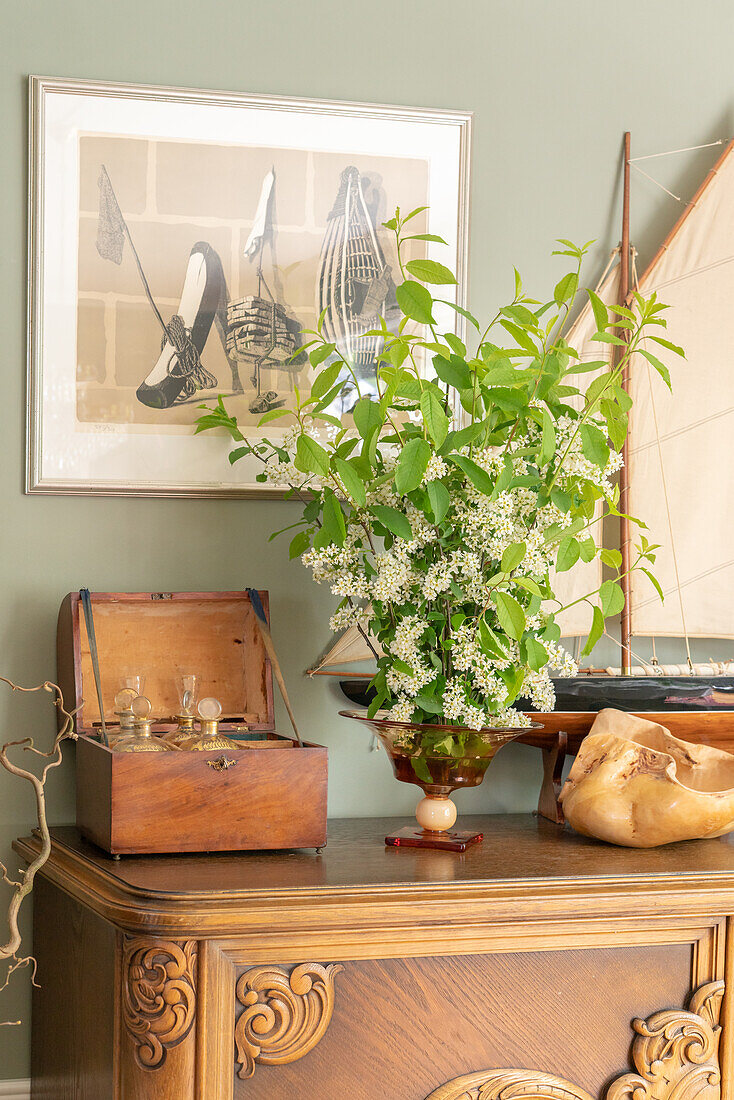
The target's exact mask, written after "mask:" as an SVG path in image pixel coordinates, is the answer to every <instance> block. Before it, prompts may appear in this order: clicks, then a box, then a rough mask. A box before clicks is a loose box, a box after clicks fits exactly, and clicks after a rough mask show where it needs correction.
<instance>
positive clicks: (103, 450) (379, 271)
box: [29, 82, 466, 495]
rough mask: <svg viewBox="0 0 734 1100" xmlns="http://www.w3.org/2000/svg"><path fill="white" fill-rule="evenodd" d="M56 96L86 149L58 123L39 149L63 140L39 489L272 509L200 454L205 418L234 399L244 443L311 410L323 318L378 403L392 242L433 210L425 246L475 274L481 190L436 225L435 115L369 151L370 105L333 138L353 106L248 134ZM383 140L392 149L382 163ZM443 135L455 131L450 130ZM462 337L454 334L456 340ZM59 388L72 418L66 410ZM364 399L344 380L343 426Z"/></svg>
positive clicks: (225, 107)
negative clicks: (475, 220) (440, 248)
mask: <svg viewBox="0 0 734 1100" xmlns="http://www.w3.org/2000/svg"><path fill="white" fill-rule="evenodd" d="M40 83H41V84H43V83H44V82H40ZM56 84H58V85H60V86H61V89H60V91H59V93H58V94H59V98H67V99H68V100H70V101H71V103H72V105H73V106H74V107H77V108H78V109H77V112H76V113H77V115H78V116H79V117H78V125H77V126H75V127H73V128H71V129H70V130H69V127H68V116H69V111H68V110H66V111H63V110H61V109H60V111H59V115H60V119H61V122H60V126H62V127H66V128H67V132H66V133H63V134H62V133H61V131H60V130H59V132H58V133H55V132H54V131H52V130H51V128H50V124H49V121H46V123H45V126H46V130H47V131H48V133H46V134H44V133H41V134H40V135H37V141H38V140H39V138H44V137H45V138H46V140H45V142H44V145H45V154H46V158H45V159H46V162H47V163H43V157H42V156H41V155H40V152H39V160H40V161H41V163H39V164H38V166H37V172H38V176H37V179H36V188H35V190H36V196H35V198H36V203H37V206H40V207H41V211H39V210H38V209H36V210H34V211H33V215H34V217H35V219H36V229H35V235H36V240H35V242H34V243H35V245H36V248H37V249H38V248H39V245H40V242H39V241H38V234H39V220H40V226H41V229H42V231H43V236H44V238H45V245H46V247H45V248H44V250H43V251H44V261H45V262H44V264H43V274H42V275H40V276H39V273H38V272H36V280H37V282H36V287H35V291H34V294H33V310H34V311H35V312H36V314H37V315H38V320H39V324H38V325H37V326H36V330H37V335H36V340H37V343H36V346H35V347H34V348H32V356H31V370H32V375H31V377H32V383H33V385H32V389H33V391H34V396H35V399H36V404H35V406H34V409H33V412H34V421H33V423H32V424H31V435H32V439H31V441H30V442H31V455H30V459H31V462H30V468H29V481H30V484H29V489H30V490H31V491H64V490H65V489H71V490H72V491H79V490H83V489H88V490H89V491H95V490H97V491H110V492H124V491H128V492H139V493H166V492H169V493H171V494H179V493H182V494H184V493H193V494H195V495H200V494H202V493H205V492H207V493H208V492H214V493H216V492H222V493H227V494H239V493H242V492H252V491H257V490H256V487H255V482H254V471H251V470H245V471H242V470H239V469H238V470H233V471H228V470H227V469H226V448H225V447H224V445H223V443H222V441H221V440H219V439H217V438H204V437H202V436H196V435H195V422H196V418H197V416H199V415H200V406H201V404H202V403H203V402H204V401H211V400H212V399H215V398H216V397H217V396H218V395H220V394H221V395H222V396H223V398H224V399H225V401H226V405H227V408H228V410H229V411H230V412H231V413H232V414H234V415H235V416H236V417H237V419H238V424H239V426H240V428H241V430H242V432H243V434H245V435H246V436H247V435H248V434H255V433H256V431H257V425H258V422H259V420H260V418H261V417H262V415H263V413H266V412H269V411H270V410H273V409H287V408H291V407H293V406H294V404H295V393H296V391H298V392H299V393H300V395H301V398H302V399H303V397H304V396H307V394H308V390H309V387H310V382H311V378H312V376H313V375H314V374H315V372H314V371H313V370H312V368H311V366H310V364H309V362H308V358H307V355H306V352H305V350H303V348H302V345H303V344H304V342H306V341H307V339H308V337H307V336H304V335H303V330H304V329H309V328H313V327H315V325H316V324H317V322H318V321H319V318H320V319H321V323H322V325H323V331H324V335H325V336H326V339H327V340H328V341H330V342H332V343H334V344H335V345H336V348H337V349H338V351H339V352H340V353H341V354H342V355H343V356H344V358H345V359H346V360H347V361H348V362H349V364H350V366H351V368H352V370H353V372H354V374H355V375H356V376H357V378H358V379H359V382H360V390H361V392H362V393H363V394H364V393H365V392H371V391H372V392H374V364H375V361H376V357H377V356H379V354H380V352H381V350H382V347H383V344H384V340H383V338H382V337H381V336H375V335H366V336H365V334H366V333H370V332H371V330H373V329H375V328H376V327H379V326H380V325H381V324H382V322H383V321H384V323H385V324H386V325H387V327H388V328H389V329H394V328H395V326H396V325H397V320H398V312H397V303H396V298H395V288H396V283H399V282H400V281H401V280H402V278H403V276H402V275H401V273H400V271H399V269H398V259H397V256H396V254H395V248H394V240H393V236H392V234H391V233H390V232H389V231H388V230H387V229H385V228H384V226H383V223H384V222H385V221H387V220H388V219H389V218H390V217H391V216H392V214H393V213H394V210H395V206H396V205H397V204H400V205H401V207H402V208H403V209H404V210H406V209H411V210H412V209H416V208H423V209H421V212H420V213H419V214H418V215H417V216H416V218H415V219H414V224H415V229H414V232H415V234H418V235H420V234H425V233H428V232H434V233H435V232H439V231H440V229H439V228H437V227H438V226H439V225H440V228H443V229H444V234H443V235H446V234H448V235H447V236H446V239H447V240H448V239H449V237H452V240H451V243H450V245H449V249H448V253H449V254H448V256H442V257H441V259H442V262H448V263H449V264H452V263H453V265H454V266H456V263H457V261H460V260H461V259H462V256H461V245H462V242H463V237H462V225H461V217H460V216H459V215H460V214H462V215H463V211H462V209H461V204H460V202H459V200H460V198H461V196H462V195H464V196H465V186H464V183H462V187H460V186H459V180H458V176H457V177H456V179H455V180H454V186H453V188H452V187H451V186H449V187H448V188H446V186H445V184H442V190H444V191H447V192H448V195H449V196H450V198H451V200H452V201H451V203H450V204H449V203H446V204H445V207H446V208H445V209H444V210H443V211H439V212H438V214H437V213H436V208H435V203H436V201H437V197H438V196H439V195H440V193H441V192H440V191H439V190H438V189H437V178H436V175H437V173H436V164H435V155H434V153H432V151H431V144H430V141H428V140H427V139H426V138H423V139H422V140H420V141H414V142H413V143H412V146H413V147H412V148H411V143H410V142H407V143H406V141H405V135H406V134H409V133H410V129H411V126H412V128H416V127H419V126H420V123H419V121H418V118H417V117H416V118H414V117H413V115H414V114H416V115H419V113H417V112H415V113H411V112H408V116H407V118H405V119H404V118H403V117H402V114H401V113H399V114H398V117H397V119H396V118H391V117H390V116H389V115H388V116H386V117H385V118H384V119H380V117H379V110H378V109H375V110H377V111H378V113H377V117H376V118H369V119H367V120H364V122H365V124H367V125H366V129H365V131H364V133H362V132H360V126H359V117H358V116H357V117H356V118H355V117H354V115H355V111H356V108H355V107H354V106H353V105H351V107H350V108H349V110H348V111H347V118H349V117H350V114H351V116H352V117H351V123H352V124H351V125H350V126H346V127H342V126H340V125H336V122H337V120H338V121H339V123H341V122H343V121H344V120H343V119H340V118H339V113H340V112H339V110H338V108H339V105H326V106H321V107H319V106H318V105H314V107H313V110H314V113H315V118H314V120H312V122H311V125H310V126H309V125H308V121H309V120H308V111H307V110H306V106H305V105H304V104H303V103H302V102H300V103H299V101H287V102H288V103H290V104H297V105H298V111H299V112H300V113H299V114H298V115H296V116H295V117H294V115H293V114H291V113H290V112H288V110H287V108H285V107H281V109H279V110H278V111H274V110H273V109H272V108H271V114H272V116H273V117H272V120H271V122H272V124H271V125H270V126H268V125H267V121H268V120H267V111H268V107H267V106H261V105H260V104H262V103H263V102H265V103H266V104H267V101H258V106H257V107H254V106H249V115H250V117H249V119H248V117H246V116H247V115H248V105H249V100H248V99H247V97H242V98H243V103H242V105H241V106H239V110H238V105H234V104H232V103H231V102H229V101H227V102H226V103H225V104H222V106H221V108H220V109H219V110H218V111H216V112H214V109H213V108H210V109H209V111H208V112H207V110H206V109H203V107H202V105H201V104H199V103H198V102H196V100H194V102H193V103H190V104H187V103H186V102H181V101H177V100H178V97H179V95H180V96H181V97H182V98H183V99H184V100H185V99H186V98H187V96H186V93H176V94H175V95H173V98H172V101H171V99H170V97H167V98H166V99H165V101H164V103H162V104H160V103H156V102H155V101H156V99H161V98H162V97H160V96H158V97H157V96H156V95H155V92H156V90H150V97H151V100H153V101H154V105H155V106H156V107H163V109H162V110H151V111H149V112H146V110H145V97H143V100H142V102H141V101H140V100H136V101H135V102H134V104H132V103H131V104H130V111H129V113H128V117H126V112H125V111H124V109H123V105H124V97H123V102H122V103H121V101H120V97H119V96H118V97H115V100H114V101H113V102H111V103H110V102H109V101H108V109H107V110H105V107H106V103H105V99H104V95H103V94H98V95H93V96H92V95H91V94H90V99H91V100H93V103H92V104H91V106H90V107H87V108H86V109H84V107H82V108H81V109H79V105H80V104H84V97H83V92H84V91H86V90H87V89H86V88H85V87H84V82H80V84H81V88H80V90H79V91H75V92H74V93H72V94H70V95H67V96H64V92H65V91H66V88H65V84H66V82H56ZM75 87H76V88H79V87H80V85H75ZM96 87H97V86H95V88H96ZM103 87H106V86H103ZM89 92H90V93H91V92H92V89H89ZM41 94H43V96H44V99H45V100H46V102H45V108H46V110H45V112H44V113H45V115H46V119H47V120H48V119H49V116H50V115H51V113H52V112H51V110H50V107H51V106H52V104H53V100H52V99H50V98H49V97H50V90H49V89H48V88H40V89H39V88H37V89H36V95H37V96H38V95H41ZM191 95H192V96H195V93H191ZM277 102H278V104H279V106H280V104H281V101H277ZM345 107H346V105H345ZM112 108H113V109H112ZM187 110H188V111H189V121H190V123H191V125H190V126H187V125H186V117H185V113H186V111H187ZM394 110H396V111H397V109H394ZM207 113H208V114H209V119H208V123H209V124H207V118H206V115H207ZM289 114H290V117H289ZM106 115H107V116H109V118H108V119H107V123H108V124H107V126H101V125H100V122H101V121H102V120H105V116H106ZM85 116H86V117H85ZM228 120H229V121H230V122H233V123H236V125H230V126H227V121H228ZM248 121H249V122H251V123H252V125H251V126H248V125H247V123H248ZM465 121H466V120H465ZM294 122H296V123H300V125H297V126H295V125H294ZM329 123H331V125H329ZM380 123H382V128H383V130H384V132H385V136H386V139H387V138H388V137H389V140H385V142H384V144H385V151H384V152H381V151H380V148H379V146H380V141H379V133H380V128H381V127H380V125H379V124H380ZM388 124H389V125H388ZM439 125H441V126H442V127H443V129H444V130H446V131H447V132H448V129H449V128H448V127H447V123H446V122H445V121H444V120H443V119H442V120H441V123H440V124H439ZM386 126H387V127H388V128H387V129H385V127H386ZM396 126H397V130H396V131H395V132H394V133H391V134H388V130H389V129H390V127H392V128H393V129H394V128H395V127H396ZM406 127H407V129H406ZM454 129H455V127H454ZM398 131H399V132H398ZM419 133H420V131H419ZM350 136H351V141H350V140H349V139H350ZM428 136H429V137H430V135H428ZM49 137H51V138H54V139H55V140H49ZM465 137H466V136H465V135H462V141H460V142H459V143H458V145H456V150H457V152H460V151H461V150H463V149H464V146H465ZM264 138H267V140H263V139H264ZM401 138H402V140H401ZM248 139H249V140H248ZM72 145H73V157H72V156H71V155H70V152H69V149H70V147H72ZM462 155H463V153H462ZM57 162H58V163H57ZM54 167H57V168H58V170H60V171H65V172H66V173H68V175H69V177H70V178H69V179H68V180H67V181H66V183H67V184H68V186H66V187H64V188H63V189H62V190H63V192H64V201H63V203H62V202H61V201H60V199H59V196H58V194H57V192H56V189H54V190H53V192H50V190H49V178H48V177H49V175H50V173H51V171H52V170H53V168H54ZM460 168H462V162H461V157H458V158H457V164H456V171H457V172H458V171H459V169H460ZM443 172H444V175H445V174H446V173H445V168H444V169H443ZM438 182H441V181H440V180H438ZM42 184H45V186H44V187H42V186H41V185H42ZM452 192H453V193H452ZM72 193H73V195H74V199H75V201H74V206H73V209H72V207H71V204H70V203H69V195H70V194H72ZM54 211H55V212H56V216H57V218H58V224H56V223H55V222H54V219H53V213H54ZM434 248H435V246H434V245H433V244H431V243H428V242H425V241H420V240H416V241H414V242H412V249H413V250H412V252H411V254H410V256H409V257H407V258H419V257H426V256H429V255H435V253H434V252H432V250H433V249H434ZM49 254H51V255H52V257H53V258H54V259H57V260H58V265H59V267H60V268H63V269H64V274H65V275H66V276H71V275H73V301H72V294H70V292H69V282H68V278H63V281H62V280H61V279H59V280H58V281H57V282H56V283H55V285H54V280H53V279H51V278H48V276H47V274H46V273H47V272H48V271H49V265H48V259H47V257H48V256H49ZM404 259H405V257H404ZM54 266H56V264H55V265H54ZM52 270H53V269H52ZM59 298H62V299H63V301H59V300H58V299H59ZM68 307H72V309H71V310H69V308H68ZM62 310H63V324H62V325H61V326H60V331H59V335H60V336H61V340H60V341H57V343H56V344H55V345H54V346H53V347H52V348H51V347H49V345H48V344H47V343H46V341H45V340H41V338H40V333H38V329H41V330H42V332H43V334H44V336H46V335H47V334H48V331H49V328H48V325H49V322H50V320H51V317H52V316H53V315H54V314H56V313H58V316H59V319H61V313H62ZM455 318H456V314H454V313H450V314H449V315H448V317H447V324H448V325H450V327H452V328H454V327H455ZM54 391H56V392H57V393H58V392H61V394H62V398H61V401H60V402H58V401H57V402H53V401H49V396H50V394H51V393H53V392H54ZM355 400H356V390H355V387H354V381H353V379H352V378H351V376H350V374H349V372H348V371H346V369H345V377H344V385H343V387H342V390H341V392H340V393H339V394H338V396H337V397H336V398H335V400H334V402H333V406H332V408H331V409H330V410H329V411H330V412H332V413H333V414H335V415H337V416H342V415H344V414H346V413H348V412H349V410H350V409H351V407H352V405H353V404H354V401H355ZM283 423H286V421H285V419H284V420H283V421H281V422H280V424H283ZM269 430H270V431H271V434H273V433H275V432H277V431H278V430H280V431H282V430H283V429H282V427H280V426H277V427H276V426H274V427H273V428H272V429H269ZM39 466H40V467H41V470H40V471H39V469H38V467H39ZM47 471H48V472H49V473H50V474H51V476H50V477H47V476H44V475H45V474H46V473H47ZM39 474H40V476H39ZM243 477H244V478H245V479H246V480H245V482H244V483H243V481H242V479H243Z"/></svg>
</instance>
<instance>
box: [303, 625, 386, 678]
mask: <svg viewBox="0 0 734 1100" xmlns="http://www.w3.org/2000/svg"><path fill="white" fill-rule="evenodd" d="M362 625H363V627H364V629H365V630H366V628H367V619H364V620H363V624H362ZM370 642H371V644H372V645H373V646H374V649H375V652H377V654H378V655H382V647H381V646H380V643H379V642H378V641H377V639H376V638H373V637H372V635H370ZM374 659H375V654H374V652H373V651H372V650H371V649H370V647H369V645H368V644H367V642H366V640H365V637H364V634H363V633H362V632H361V631H360V630H359V628H358V627H357V626H350V627H348V628H347V629H346V630H345V631H344V633H343V634H340V635H339V637H338V638H337V640H336V641H335V642H334V644H333V645H332V646H330V648H329V649H328V650H327V651H326V653H325V654H324V656H323V657H322V658H321V660H320V661H319V663H318V665H317V666H316V668H315V669H312V670H311V671H312V672H321V671H322V670H323V669H327V668H335V667H338V666H340V665H353V664H357V663H366V662H369V661H374Z"/></svg>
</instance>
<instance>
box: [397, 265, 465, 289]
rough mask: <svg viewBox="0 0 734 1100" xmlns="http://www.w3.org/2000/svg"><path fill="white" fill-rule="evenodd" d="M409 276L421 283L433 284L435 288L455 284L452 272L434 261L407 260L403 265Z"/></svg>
mask: <svg viewBox="0 0 734 1100" xmlns="http://www.w3.org/2000/svg"><path fill="white" fill-rule="evenodd" d="M405 266H406V268H407V269H408V271H409V272H410V274H411V275H414V276H415V278H416V279H420V281H421V282H422V283H433V284H435V285H437V286H450V285H453V284H455V283H456V278H455V276H454V274H453V272H451V271H449V269H448V268H447V267H444V265H443V264H439V263H436V261H435V260H408V262H407V264H406V265H405Z"/></svg>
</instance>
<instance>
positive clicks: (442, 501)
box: [426, 481, 451, 524]
mask: <svg viewBox="0 0 734 1100" xmlns="http://www.w3.org/2000/svg"><path fill="white" fill-rule="evenodd" d="M426 489H427V491H428V499H429V501H430V502H431V511H432V512H433V518H434V520H435V521H436V523H437V524H438V523H440V522H441V520H442V519H443V518H444V516H445V515H446V513H447V512H448V510H449V506H450V504H451V497H450V495H449V491H448V489H447V488H446V486H445V485H444V483H443V482H442V481H429V482H428V484H427V485H426Z"/></svg>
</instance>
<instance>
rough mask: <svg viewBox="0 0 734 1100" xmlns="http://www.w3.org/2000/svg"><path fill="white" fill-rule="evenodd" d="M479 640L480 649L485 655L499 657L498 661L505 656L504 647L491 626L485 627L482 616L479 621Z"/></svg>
mask: <svg viewBox="0 0 734 1100" xmlns="http://www.w3.org/2000/svg"><path fill="white" fill-rule="evenodd" d="M479 640H480V641H481V643H482V648H483V649H484V651H485V653H491V654H492V656H493V657H499V658H500V660H502V659H504V658H505V657H506V656H507V649H506V647H505V646H504V645H503V644H502V642H501V641H500V639H499V638H498V637H497V635H496V634H495V632H494V631H493V630H492V628H491V626H488V625H487V622H486V620H485V618H484V616H482V618H481V619H480V620H479Z"/></svg>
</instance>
